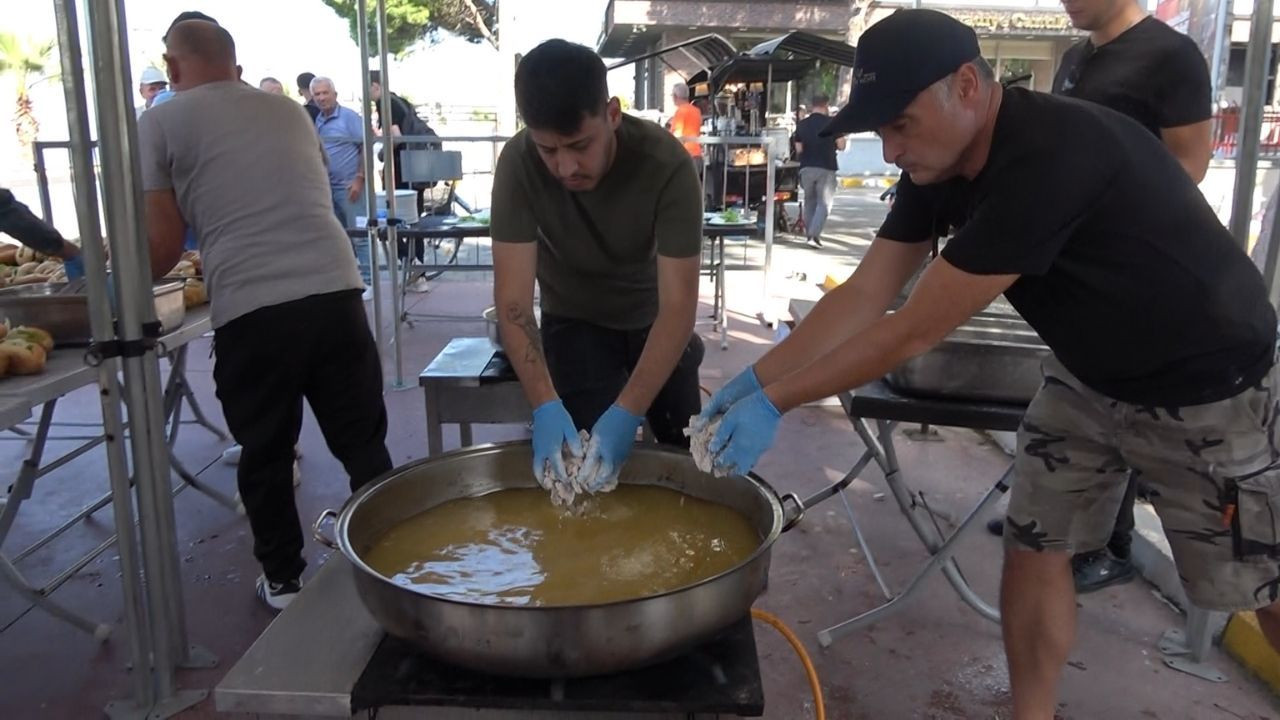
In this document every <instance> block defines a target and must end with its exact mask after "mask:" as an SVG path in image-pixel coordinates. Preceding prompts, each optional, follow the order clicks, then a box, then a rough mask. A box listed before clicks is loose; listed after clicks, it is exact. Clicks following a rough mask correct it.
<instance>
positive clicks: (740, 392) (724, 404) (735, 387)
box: [690, 365, 762, 430]
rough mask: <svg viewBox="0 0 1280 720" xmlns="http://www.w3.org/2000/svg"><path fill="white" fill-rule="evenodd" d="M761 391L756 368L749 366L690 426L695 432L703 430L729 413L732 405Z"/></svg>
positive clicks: (707, 405)
mask: <svg viewBox="0 0 1280 720" xmlns="http://www.w3.org/2000/svg"><path fill="white" fill-rule="evenodd" d="M761 389H762V388H761V387H760V379H759V378H757V377H756V369H755V367H754V366H750V365H749V366H747V369H746V370H743V371H742V372H740V373H738V374H737V375H736V376H735V377H734V378H733V379H732V380H730V381H729V382H728V383H726V384H725V386H724V387H722V388H720V389H719V390H717V391H716V394H715V395H712V396H711V399H710V400H708V401H707V404H706V405H704V406H703V407H702V412H700V413H698V417H697V419H695V420H694V421H693V422H692V423H690V425H692V426H693V429H694V430H701V429H702V428H704V427H706V425H707V423H709V422H711V420H712V419H713V418H715V416H717V415H721V414H724V413H726V412H728V411H729V407H730V406H731V405H733V404H734V403H736V402H738V401H739V400H741V399H742V398H744V397H746V396H748V395H750V394H751V393H754V392H759V391H760V390H761Z"/></svg>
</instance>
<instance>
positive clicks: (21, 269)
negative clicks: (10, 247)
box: [18, 260, 40, 277]
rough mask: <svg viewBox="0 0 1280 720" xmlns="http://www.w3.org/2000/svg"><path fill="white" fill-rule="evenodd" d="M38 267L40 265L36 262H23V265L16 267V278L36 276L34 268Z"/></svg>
mask: <svg viewBox="0 0 1280 720" xmlns="http://www.w3.org/2000/svg"><path fill="white" fill-rule="evenodd" d="M38 267H40V263H38V262H36V261H34V260H31V261H28V262H24V263H22V264H21V265H19V266H18V277H26V276H28V275H35V274H36V268H38Z"/></svg>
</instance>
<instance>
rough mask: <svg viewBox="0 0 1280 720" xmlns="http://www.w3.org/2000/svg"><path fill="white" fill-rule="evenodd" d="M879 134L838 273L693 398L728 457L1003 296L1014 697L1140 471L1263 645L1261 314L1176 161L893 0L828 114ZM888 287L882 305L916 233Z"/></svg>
mask: <svg viewBox="0 0 1280 720" xmlns="http://www.w3.org/2000/svg"><path fill="white" fill-rule="evenodd" d="M868 130H874V131H876V132H877V133H878V134H879V135H880V137H881V139H882V142H883V145H884V157H885V160H886V161H887V162H892V163H894V164H896V165H897V166H898V167H900V168H902V170H903V171H904V177H903V181H902V183H901V184H900V190H899V193H898V199H897V202H896V203H895V204H894V206H893V209H892V210H891V211H890V213H889V217H888V218H887V219H886V221H885V223H884V225H882V226H881V228H880V231H879V233H878V234H877V237H876V239H875V241H874V242H873V243H872V245H871V247H870V248H869V249H868V251H867V254H866V257H865V258H864V259H863V261H862V263H861V265H859V267H858V269H857V271H856V272H855V273H854V275H853V277H851V278H850V279H849V280H848V281H847V282H845V283H844V284H843V285H841V286H840V287H839V288H837V289H836V290H834V291H832V292H831V293H830V294H828V295H827V296H826V297H824V298H823V299H822V301H821V302H820V303H818V305H817V307H816V308H815V309H814V311H813V312H812V313H811V314H810V315H809V317H808V318H806V319H805V321H804V322H803V323H801V324H800V325H799V326H798V327H797V328H796V329H795V330H794V331H793V332H792V333H791V335H790V336H788V337H787V339H786V340H785V341H783V342H782V343H781V344H780V345H778V346H777V347H776V348H774V349H773V350H772V351H770V352H769V353H768V354H766V355H765V356H764V357H763V358H762V359H761V360H760V361H759V362H758V363H757V364H756V365H755V366H754V367H752V368H748V369H747V370H746V371H744V372H743V373H742V375H741V376H739V378H736V379H735V380H734V381H732V382H730V383H729V384H728V385H726V386H725V388H724V389H722V390H721V391H720V392H719V393H717V394H716V395H715V396H714V397H712V399H711V401H710V403H709V404H708V406H707V407H706V408H704V410H703V413H702V416H701V418H700V421H710V420H712V419H714V418H716V417H717V416H719V415H723V417H722V418H720V421H721V424H720V427H719V430H718V431H717V433H716V435H715V436H714V438H713V440H712V443H711V447H710V450H711V452H712V453H713V454H715V455H716V460H715V463H716V465H717V466H718V467H719V469H721V470H723V471H727V472H737V473H740V472H746V471H748V470H750V469H751V468H752V467H753V466H754V465H755V464H756V462H757V460H759V458H760V456H761V454H763V452H764V451H765V450H766V449H768V447H769V445H770V444H771V443H772V442H773V438H774V436H775V434H776V432H777V427H778V423H779V422H780V420H781V415H782V413H783V412H785V411H787V410H790V409H791V408H794V407H797V406H799V405H801V404H803V403H806V402H810V401H813V400H818V399H821V398H824V397H828V396H830V395H833V394H835V393H838V392H841V391H845V390H849V389H852V388H856V387H859V386H861V385H863V384H865V383H868V382H870V381H872V380H875V379H877V378H879V377H881V376H882V375H884V374H885V373H886V372H888V371H889V370H891V369H892V368H894V367H895V366H897V365H899V364H900V363H902V362H903V361H904V360H907V359H908V358H910V357H913V356H915V355H918V354H920V353H923V352H925V351H927V350H928V349H929V348H931V347H932V346H934V345H935V344H937V343H938V342H939V341H941V340H942V339H943V338H944V337H946V335H947V334H948V333H950V332H951V331H952V330H953V329H955V328H956V327H957V326H959V325H960V324H961V323H962V322H964V321H965V320H966V319H967V318H969V317H970V316H971V315H973V314H974V313H976V312H978V311H979V310H982V309H983V308H984V307H986V306H987V305H988V304H989V303H990V302H991V301H992V300H994V299H995V298H996V297H997V296H998V295H1000V294H1001V293H1003V294H1004V295H1005V297H1006V298H1007V299H1008V300H1009V301H1010V302H1011V303H1012V304H1013V306H1014V307H1015V308H1017V310H1018V311H1019V312H1020V313H1021V314H1022V316H1023V317H1024V318H1025V319H1026V320H1027V322H1029V323H1030V324H1031V326H1032V327H1034V328H1035V329H1036V331H1037V332H1038V333H1039V334H1040V336H1041V337H1042V338H1043V339H1044V340H1045V342H1046V343H1047V344H1048V345H1049V347H1050V348H1051V349H1052V350H1053V352H1054V354H1053V355H1052V356H1050V357H1048V358H1046V360H1045V361H1044V384H1043V385H1042V386H1041V389H1040V392H1039V393H1038V394H1037V396H1036V398H1035V399H1034V400H1033V401H1032V403H1031V405H1030V406H1029V407H1028V409H1027V412H1026V414H1025V416H1024V418H1023V422H1022V427H1021V428H1020V430H1019V433H1018V453H1017V458H1016V460H1015V469H1016V472H1015V477H1016V482H1015V483H1014V486H1013V494H1012V499H1011V501H1010V505H1009V513H1008V518H1007V525H1008V528H1009V530H1008V531H1007V532H1006V533H1005V542H1006V553H1005V561H1004V577H1003V581H1002V588H1001V612H1002V623H1003V628H1004V641H1005V650H1006V653H1007V655H1008V658H1009V675H1010V681H1011V686H1012V690H1013V701H1014V717H1015V718H1019V719H1027V718H1044V719H1045V720H1048V719H1049V718H1052V717H1053V712H1054V706H1055V702H1056V695H1057V684H1058V678H1059V675H1060V674H1061V670H1062V667H1063V665H1064V664H1065V662H1066V659H1067V654H1068V652H1069V651H1070V649H1071V645H1072V642H1073V636H1074V632H1075V613H1076V607H1075V596H1074V588H1073V584H1072V579H1071V563H1070V560H1071V555H1072V553H1075V552H1087V551H1090V550H1095V549H1097V548H1099V547H1101V546H1102V545H1103V544H1104V543H1105V542H1106V541H1107V536H1108V535H1109V533H1110V531H1111V527H1112V525H1113V524H1114V522H1115V516H1116V508H1117V506H1118V505H1119V503H1120V500H1121V497H1122V496H1123V494H1124V488H1125V482H1126V479H1127V476H1128V472H1129V469H1130V468H1132V469H1133V470H1134V471H1137V472H1141V473H1143V477H1144V478H1145V480H1146V482H1147V483H1148V484H1149V485H1151V486H1152V487H1153V489H1154V490H1156V491H1157V493H1158V496H1157V497H1156V498H1155V500H1154V504H1155V508H1156V511H1157V513H1158V514H1159V515H1160V517H1161V520H1162V522H1163V524H1164V527H1165V532H1166V534H1167V535H1168V538H1169V542H1170V545H1171V546H1172V548H1173V553H1174V558H1175V560H1176V561H1177V565H1178V572H1179V576H1180V577H1181V578H1182V581H1183V585H1184V587H1185V589H1186V592H1187V596H1188V597H1189V598H1190V600H1191V601H1192V602H1193V603H1194V604H1195V605H1196V606H1198V607H1201V608H1206V609H1213V610H1226V611H1234V610H1246V609H1256V610H1257V611H1258V620H1259V623H1260V625H1261V626H1262V629H1263V632H1264V633H1265V635H1266V636H1267V638H1268V639H1269V640H1270V642H1271V644H1272V645H1273V646H1275V647H1277V648H1280V517H1277V513H1276V512H1275V510H1274V509H1275V508H1277V507H1280V450H1278V449H1277V448H1276V446H1275V444H1274V443H1272V442H1271V437H1272V433H1273V431H1274V430H1275V429H1276V428H1275V419H1276V417H1277V415H1278V414H1280V406H1277V403H1276V400H1275V398H1276V391H1277V390H1280V387H1278V385H1280V383H1277V380H1280V377H1277V372H1276V370H1275V364H1274V362H1273V358H1274V353H1275V327H1276V316H1275V312H1274V310H1273V309H1272V308H1271V306H1270V305H1269V303H1268V302H1267V298H1266V291H1265V287H1264V285H1263V282H1262V278H1261V276H1260V275H1259V273H1258V271H1257V270H1256V269H1255V268H1254V266H1253V265H1252V264H1251V263H1250V262H1249V260H1248V258H1247V257H1246V256H1245V255H1244V253H1243V252H1241V250H1240V249H1239V248H1238V247H1237V246H1236V245H1235V243H1234V242H1233V240H1232V238H1231V236H1230V234H1229V233H1228V232H1227V231H1226V230H1225V229H1224V228H1223V227H1222V225H1221V224H1220V223H1219V222H1218V219H1217V217H1216V216H1215V215H1214V213H1213V211H1212V210H1211V209H1210V208H1209V206H1208V204H1207V203H1206V202H1205V200H1204V198H1203V196H1202V195H1201V194H1200V192H1199V190H1198V189H1197V188H1196V186H1195V184H1194V183H1193V182H1192V181H1191V179H1190V178H1189V177H1188V176H1187V173H1186V172H1185V171H1184V170H1183V169H1182V167H1181V166H1180V165H1179V164H1178V162H1177V160H1176V159H1174V157H1173V156H1172V155H1170V154H1169V152H1168V151H1167V150H1166V149H1165V148H1164V147H1163V146H1162V145H1161V144H1160V141H1159V140H1157V139H1156V138H1155V136H1154V135H1152V134H1151V133H1150V132H1148V131H1147V130H1146V129H1144V128H1143V127H1142V126H1141V125H1139V124H1138V123H1136V122H1134V121H1133V120H1131V119H1129V118H1127V117H1125V116H1123V115H1121V114H1119V113H1116V112H1114V111H1112V110H1109V109H1107V108H1104V107H1101V106H1098V105H1094V104H1091V103H1085V102H1081V101H1077V100H1072V99H1067V98H1060V97H1054V96H1050V95H1044V94H1039V93H1033V92H1030V91H1027V90H1023V89H1018V88H1010V89H1002V88H1001V87H1000V85H999V84H998V83H997V82H995V80H994V78H993V77H992V73H991V70H990V68H989V67H988V66H987V64H986V63H985V62H984V61H983V60H982V58H981V56H980V54H979V49H978V41H977V38H976V36H975V35H974V32H973V30H972V29H970V28H968V27H966V26H965V25H963V24H961V23H960V22H958V21H956V20H955V19H953V18H951V17H949V16H947V15H945V14H942V13H938V12H934V11H930V10H903V11H899V12H898V13H895V14H894V15H891V16H890V17H888V18H886V19H885V20H882V21H881V22H879V23H877V24H875V25H874V26H872V27H871V28H869V29H868V30H867V31H866V32H865V33H864V34H863V36H862V38H861V42H860V43H859V46H858V57H857V63H856V65H855V66H854V70H853V88H852V93H851V99H850V102H849V105H848V106H846V107H845V108H844V109H843V110H842V111H841V112H840V113H839V114H838V115H837V116H836V118H835V119H834V120H832V122H831V125H830V126H828V128H827V130H826V132H829V133H845V132H862V131H868ZM943 236H949V240H948V241H947V243H946V245H945V247H944V248H943V249H942V253H941V256H940V257H938V258H937V259H936V260H933V261H932V262H930V263H929V266H928V267H927V268H926V269H925V271H924V272H923V274H922V275H921V277H920V280H919V281H918V282H917V283H916V285H915V287H914V289H913V291H912V292H911V295H910V297H909V298H908V299H907V302H906V303H905V304H904V305H903V306H902V307H901V308H900V309H899V310H897V311H896V312H894V313H891V314H886V313H885V311H886V310H887V309H888V307H889V305H890V303H891V301H892V300H893V299H894V297H895V296H896V295H897V294H898V293H899V292H900V291H901V290H902V288H903V286H904V284H905V283H906V281H907V279H908V278H909V277H911V275H912V274H913V273H915V271H916V270H917V269H918V268H919V267H920V265H921V263H922V262H924V260H925V258H926V256H927V255H928V254H929V249H930V246H931V245H932V243H931V242H930V241H932V240H934V239H935V238H938V237H943Z"/></svg>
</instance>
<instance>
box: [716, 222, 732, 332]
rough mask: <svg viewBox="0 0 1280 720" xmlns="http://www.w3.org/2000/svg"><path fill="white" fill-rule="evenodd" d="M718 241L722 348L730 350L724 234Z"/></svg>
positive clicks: (717, 280)
mask: <svg viewBox="0 0 1280 720" xmlns="http://www.w3.org/2000/svg"><path fill="white" fill-rule="evenodd" d="M716 243H717V244H718V245H719V246H720V262H719V263H718V264H717V266H716V267H717V272H718V273H719V275H718V277H717V279H716V289H717V291H718V293H719V295H720V302H719V308H720V317H719V322H720V349H721V350H728V349H729V308H728V307H727V306H728V304H729V301H728V290H727V289H726V288H725V283H724V279H725V278H724V262H725V261H724V236H723V235H721V236H720V237H719V239H717V241H716Z"/></svg>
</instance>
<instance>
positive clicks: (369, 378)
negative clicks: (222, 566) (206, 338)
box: [213, 290, 391, 582]
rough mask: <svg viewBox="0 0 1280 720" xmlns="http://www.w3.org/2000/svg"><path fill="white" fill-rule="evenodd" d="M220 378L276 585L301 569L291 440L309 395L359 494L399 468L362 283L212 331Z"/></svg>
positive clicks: (243, 492) (242, 480)
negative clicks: (389, 438)
mask: <svg viewBox="0 0 1280 720" xmlns="http://www.w3.org/2000/svg"><path fill="white" fill-rule="evenodd" d="M214 347H215V351H216V354H217V360H216V361H215V363H214V367H213V380H214V384H215V386H216V388H217V394H218V400H219V401H220V402H221V403H222V413H223V415H224V416H225V418H226V420H227V429H229V430H230V431H231V435H232V437H234V438H235V439H236V442H237V443H239V444H240V445H241V446H242V447H243V448H244V449H243V451H242V452H241V454H240V465H239V468H237V471H236V482H237V484H238V485H239V488H240V498H241V500H242V501H243V502H244V508H245V513H246V514H247V515H248V516H249V527H250V529H251V530H252V531H253V555H254V557H256V558H257V559H258V562H260V563H261V564H262V569H263V572H264V574H265V575H266V576H267V579H268V580H271V581H272V582H287V581H289V580H292V579H294V578H296V577H298V576H299V575H301V574H302V571H303V569H304V568H305V567H306V566H307V564H306V561H305V560H303V559H302V546H303V536H302V526H301V525H300V523H299V521H298V509H297V506H296V505H295V504H294V498H293V447H294V445H295V444H296V443H297V441H298V432H299V431H300V430H301V428H302V401H303V399H304V398H305V399H306V401H307V402H308V403H309V404H310V405H311V410H312V412H313V413H315V416H316V421H317V422H318V423H319V425H320V431H321V432H322V433H323V434H324V440H325V443H326V444H327V445H328V446H329V450H330V452H332V453H333V455H334V457H336V458H337V459H338V460H339V461H340V462H341V463H342V466H343V467H344V468H346V471H347V475H348V476H350V479H351V489H352V491H355V490H356V489H357V488H359V487H361V486H362V485H364V484H365V483H367V482H369V481H370V480H373V479H374V478H376V477H378V476H379V475H381V474H382V473H384V472H386V471H388V470H390V469H391V456H390V455H389V454H388V453H387V446H386V436H387V409H386V406H385V405H384V404H383V402H382V363H381V361H380V360H379V358H378V348H377V345H376V344H375V343H374V341H373V336H372V334H371V333H370V332H369V321H368V320H367V319H366V318H365V314H364V304H363V303H362V302H361V301H360V291H359V290H344V291H342V292H336V293H328V294H324V295H313V296H311V297H307V298H303V299H301V300H294V301H292V302H287V303H281V304H279V305H272V306H270V307H265V308H261V309H259V310H255V311H253V312H251V313H249V314H247V315H243V316H241V317H238V318H236V319H235V320H232V321H231V322H229V323H227V324H226V325H223V326H222V327H220V328H218V329H217V330H215V331H214Z"/></svg>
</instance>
